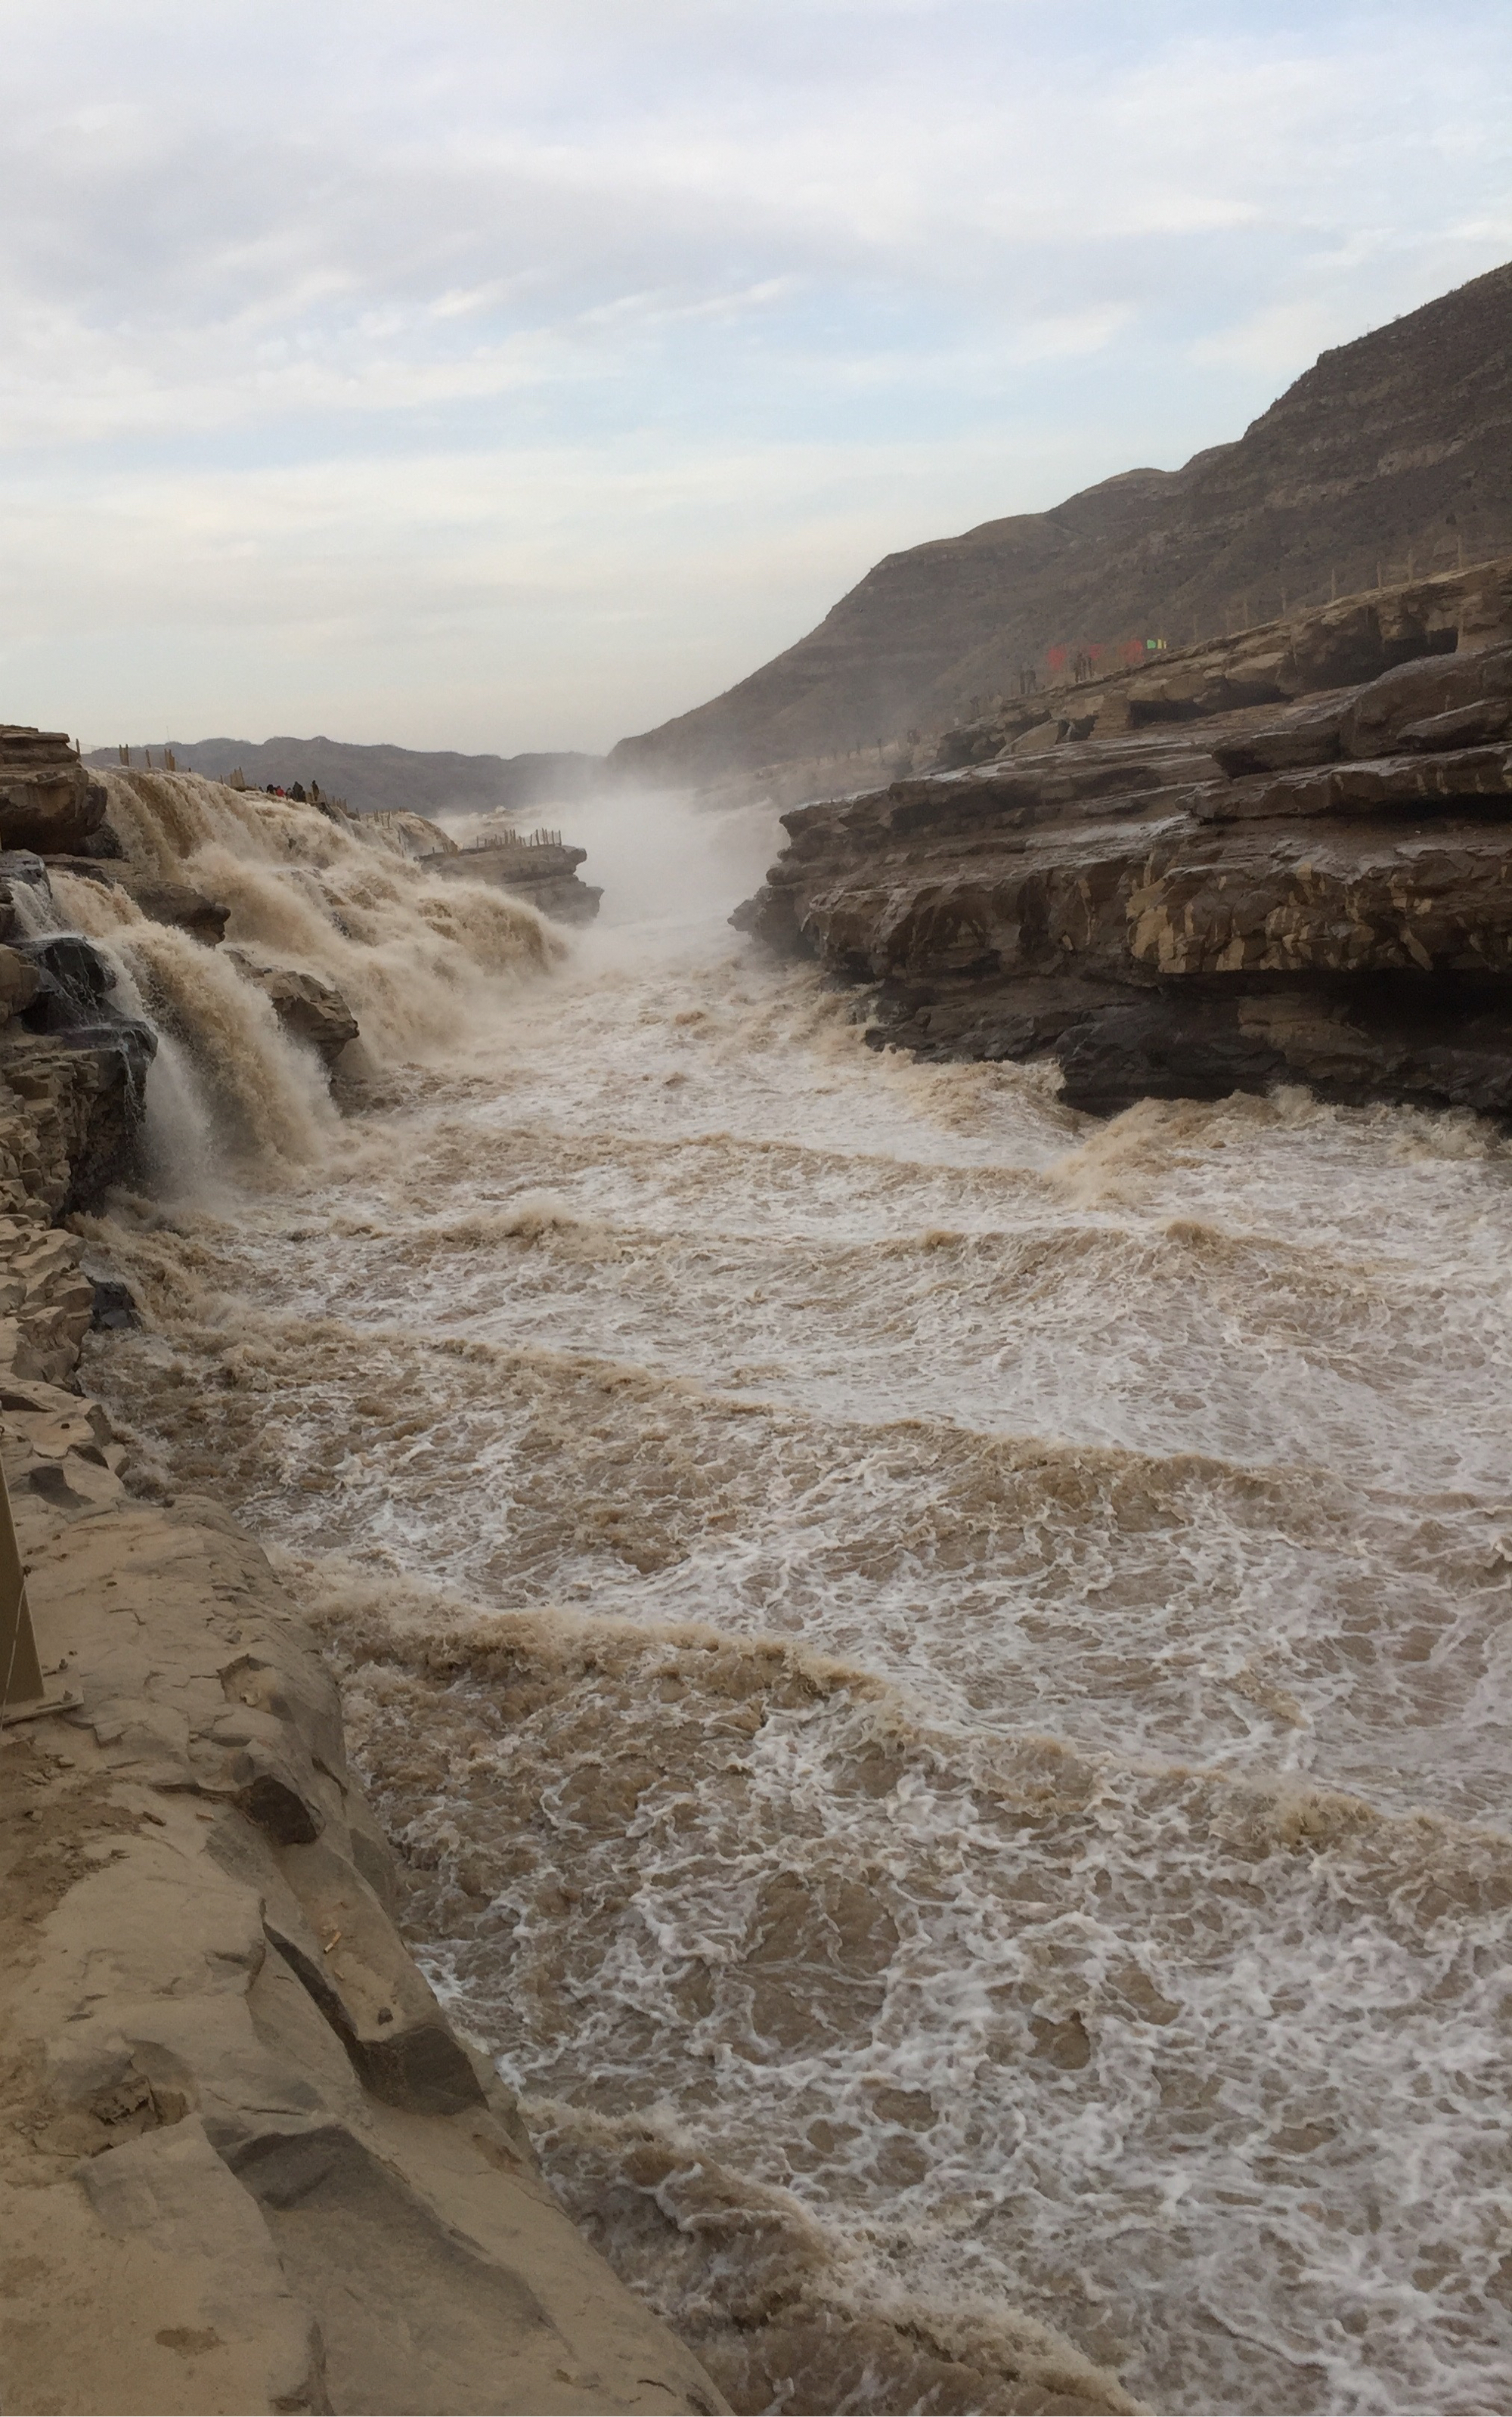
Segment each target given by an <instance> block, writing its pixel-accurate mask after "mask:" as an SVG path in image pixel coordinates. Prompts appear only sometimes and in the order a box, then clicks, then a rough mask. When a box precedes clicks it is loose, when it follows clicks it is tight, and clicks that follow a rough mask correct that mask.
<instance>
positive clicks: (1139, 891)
mask: <svg viewBox="0 0 1512 2417" xmlns="http://www.w3.org/2000/svg"><path fill="white" fill-rule="evenodd" d="M1372 672H1373V673H1374V674H1375V675H1376V676H1374V677H1373V678H1369V677H1365V678H1364V679H1363V681H1362V675H1368V674H1369V673H1372ZM1346 680H1349V681H1351V682H1352V683H1353V684H1351V685H1342V684H1341V683H1342V682H1343V681H1346ZM960 754H964V755H965V757H966V759H967V760H966V761H965V762H964V763H963V764H956V765H952V763H951V759H952V758H954V757H955V756H957V755H960ZM945 758H946V762H945V768H940V769H938V770H936V771H935V772H933V773H931V774H930V775H927V776H925V777H923V778H919V779H911V780H901V781H897V782H894V783H891V784H890V785H889V786H888V787H886V788H884V789H879V790H875V791H872V792H869V793H867V794H863V795H860V796H857V797H853V798H840V799H837V800H834V801H832V802H828V803H824V802H821V803H815V804H811V805H809V806H804V807H799V808H797V809H795V810H794V811H793V812H791V813H787V814H784V815H783V817H782V820H783V823H784V826H785V827H786V828H787V830H788V832H789V834H790V840H789V844H788V847H787V848H786V849H785V851H784V853H783V855H782V857H781V859H779V862H778V863H777V864H776V865H775V866H774V867H773V869H772V871H771V873H770V874H769V875H768V877H767V884H766V886H765V888H764V889H763V890H762V891H761V892H760V893H759V894H758V896H757V898H756V899H754V900H753V901H750V902H748V905H747V906H746V907H744V908H742V909H740V910H739V911H738V914H737V919H736V920H738V921H740V922H741V923H742V924H743V925H744V926H745V927H746V928H748V929H750V930H752V931H754V932H755V933H756V934H758V935H759V936H760V937H762V938H763V939H764V940H765V941H766V942H767V943H768V944H769V945H770V946H772V947H773V948H775V949H777V950H779V951H785V952H792V953H800V954H809V955H812V956H815V957H817V958H818V959H819V960H820V962H821V963H822V964H823V965H825V966H826V967H828V968H829V969H830V970H831V971H832V972H833V973H834V974H835V975H836V976H837V977H839V978H840V979H842V980H847V981H852V982H855V983H857V984H863V985H866V986H867V988H868V996H869V1011H870V1013H871V1016H872V1019H873V1022H872V1034H871V1037H872V1038H873V1039H874V1040H875V1041H877V1042H878V1043H879V1045H880V1044H881V1043H883V1042H885V1041H896V1042H899V1043H901V1044H903V1045H906V1046H908V1047H911V1048H915V1049H917V1050H919V1051H921V1052H922V1053H924V1054H925V1055H928V1056H965V1057H987V1058H1031V1057H1036V1056H1046V1057H1054V1058H1055V1059H1056V1060H1057V1061H1058V1062H1059V1065H1060V1068H1061V1072H1062V1077H1063V1084H1064V1096H1065V1097H1066V1100H1067V1101H1068V1102H1069V1103H1070V1104H1072V1105H1073V1106H1077V1107H1081V1108H1086V1109H1092V1110H1096V1111H1098V1112H1106V1111H1111V1110H1113V1109H1116V1108H1119V1107H1123V1106H1126V1105H1127V1104H1128V1103H1130V1102H1132V1101H1134V1100H1136V1099H1140V1098H1145V1097H1152V1096H1153V1097H1163V1098H1172V1097H1196V1098H1220V1097H1224V1096H1226V1095H1227V1094H1228V1093H1229V1092H1231V1091H1233V1090H1236V1089H1238V1090H1264V1089H1266V1088H1268V1087H1270V1086H1272V1085H1273V1084H1275V1083H1278V1082H1284V1081H1288V1080H1296V1081H1304V1082H1307V1083H1309V1084H1311V1085H1312V1086H1313V1087H1315V1088H1316V1089H1318V1090H1319V1091H1321V1092H1322V1093H1323V1094H1324V1095H1325V1096H1329V1097H1335V1098H1339V1099H1343V1100H1360V1099H1365V1098H1389V1099H1398V1100H1415V1101H1421V1102H1432V1103H1435V1104H1445V1103H1448V1104H1455V1105H1460V1106H1467V1107H1472V1108H1475V1109H1478V1110H1483V1111H1488V1112H1491V1113H1496V1114H1504V1113H1506V1112H1508V1111H1509V1110H1512V558H1508V559H1505V560H1504V561H1502V562H1500V563H1498V564H1494V565H1491V566H1489V567H1486V568H1484V569H1481V570H1475V571H1473V572H1471V573H1457V574H1452V575H1450V576H1447V577H1444V578H1443V579H1440V580H1436V581H1429V582H1424V583H1418V584H1415V585H1412V586H1410V587H1407V588H1403V589H1401V590H1399V591H1396V592H1395V593H1394V594H1392V595H1391V596H1390V597H1385V598H1379V599H1377V598H1367V599H1346V600H1343V601H1342V602H1341V603H1338V604H1335V605H1332V606H1329V607H1327V608H1324V609H1323V610H1322V611H1320V612H1319V613H1316V614H1314V615H1310V616H1298V617H1297V618H1296V619H1295V620H1294V621H1292V622H1289V623H1284V624H1277V625H1275V626H1274V627H1273V628H1272V629H1271V630H1269V631H1250V632H1247V633H1245V634H1244V636H1242V637H1241V638H1239V639H1236V640H1232V641H1228V642H1224V643H1222V644H1219V645H1217V646H1210V647H1207V648H1194V649H1192V650H1190V651H1189V652H1188V653H1186V654H1181V653H1175V654H1172V655H1171V656H1170V657H1169V658H1167V659H1165V660H1164V661H1162V663H1161V665H1160V666H1159V668H1158V669H1157V670H1149V671H1143V672H1141V673H1139V674H1136V675H1131V676H1127V677H1125V678H1122V679H1113V680H1109V681H1106V682H1103V683H1100V684H1096V685H1092V686H1089V687H1083V688H1080V689H1074V690H1071V691H1067V692H1061V693H1059V694H1052V695H1050V696H1047V697H1044V698H1040V699H1035V700H1029V699H1025V700H1022V701H1021V703H1020V704H1019V705H1018V706H1017V707H1013V708H1009V709H1007V710H1005V713H1004V714H1003V715H1001V716H1000V717H998V719H997V720H996V722H988V723H984V724H981V725H978V726H976V727H975V728H973V729H969V730H966V731H963V732H960V733H955V734H952V735H951V737H949V739H948V740H947V741H946V744H945Z"/></svg>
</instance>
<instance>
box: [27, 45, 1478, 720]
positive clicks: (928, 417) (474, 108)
mask: <svg viewBox="0 0 1512 2417" xmlns="http://www.w3.org/2000/svg"><path fill="white" fill-rule="evenodd" d="M0 23H3V30H4V34H5V41H4V45H3V48H0V80H3V83H4V85H5V87H6V90H5V103H6V107H5V125H6V129H7V140H6V158H5V166H4V172H3V173H4V177H5V193H6V207H5V243H4V250H3V254H0V264H3V265H0V274H3V278H4V288H5V291H4V302H5V335H6V341H5V342H4V344H3V346H0V479H3V482H4V486H3V494H0V509H3V511H4V530H5V549H6V562H5V577H4V579H3V581H0V651H3V658H4V672H5V690H4V698H3V705H0V718H3V719H5V720H9V721H19V722H42V723H44V724H47V725H51V726H54V727H62V728H67V729H68V730H69V731H71V732H73V733H75V734H76V735H82V736H83V738H84V740H85V743H86V744H90V745H93V744H97V743H100V742H109V741H112V740H113V739H115V738H117V737H131V738H143V737H156V736H161V735H165V734H172V735H174V736H177V737H185V738H194V737H207V736H211V735H214V734H218V733H221V732H224V733H227V734H230V735H234V736H236V737H251V738H260V737H265V736H267V735H269V734H270V733H273V732H279V731H294V732H297V733H299V734H301V735H310V734H311V733H313V732H316V731H321V732H325V733H326V734H328V735H329V736H331V737H343V738H358V739H380V738H383V739H394V740H398V741H400V742H401V743H402V744H405V745H410V746H457V747H463V748H469V749H472V748H477V749H498V750H500V751H502V752H506V753H509V752H516V751H518V750H520V749H522V748H537V747H561V746H584V747H599V746H603V745H606V744H608V743H610V742H611V741H612V740H613V739H614V738H615V737H619V736H620V735H622V734H623V733H624V732H626V731H627V730H635V729H641V728H644V727H646V726H647V725H649V724H651V723H654V722H658V721H659V720H661V719H662V718H664V717H665V716H666V715H668V714H671V713H674V712H678V711H681V710H683V709H684V708H685V707H688V706H691V705H695V704H698V703H700V702H701V701H702V700H703V698H705V697H706V696H709V695H711V694H713V693H714V692H717V691H718V690H719V689H721V688H724V687H727V686H728V685H729V684H730V683H731V682H732V681H733V680H734V679H737V678H739V677H741V676H743V674H745V673H746V672H748V671H749V670H752V669H753V668H754V667H755V666H756V664H758V663H759V662H761V661H764V660H765V659H766V658H767V657H768V656H770V655H772V654H774V653H776V652H777V651H778V650H779V648H780V647H782V646H786V645H788V644H790V643H791V642H792V641H793V640H794V639H795V638H797V637H799V636H801V635H802V633H803V632H804V631H805V630H807V629H809V628H810V627H811V626H812V624H813V623H814V622H815V621H816V620H818V619H819V618H820V617H821V616H823V614H824V612H825V611H826V610H827V608H828V606H829V605H830V604H831V603H832V602H833V601H834V600H835V599H836V598H837V597H838V596H839V594H841V593H842V592H843V590H844V589H845V588H847V587H848V586H850V585H853V584H854V581H855V580H856V579H857V578H859V577H860V575H861V574H862V572H863V571H865V570H866V569H867V568H868V567H869V564H871V563H872V562H874V561H875V560H876V559H877V558H878V557H879V556H880V555H883V554H885V553H887V552H889V551H891V550H893V549H895V548H897V547H900V546H906V545H910V544H914V543H916V542H917V541H918V540H920V539H923V538H929V537H937V536H944V535H946V534H948V533H949V532H951V531H953V530H956V529H960V528H963V527H969V526H971V525H972V524H975V523H976V522H979V521H983V520H989V519H995V518H997V517H998V516H1000V515H1001V514H1003V513H1006V512H1011V511H1017V510H1021V509H1035V508H1036V507H1040V506H1043V505H1047V504H1050V503H1053V502H1055V501H1057V500H1058V499H1059V498H1060V497H1061V496H1063V495H1065V494H1068V493H1070V492H1072V491H1073V490H1074V489H1076V488H1078V487H1081V486H1085V485H1088V484H1090V483H1091V482H1092V481H1093V480H1095V479H1100V478H1104V477H1107V476H1108V475H1109V474H1110V473H1111V472H1113V471H1115V470H1122V469H1126V468H1128V467H1130V466H1132V465H1133V464H1139V463H1154V464H1159V465H1161V466H1162V467H1167V468H1171V467H1174V466H1175V465H1176V464H1179V463H1181V462H1182V461H1184V460H1185V459H1186V458H1187V456H1188V455H1189V454H1190V453H1192V452H1194V451H1196V450H1197V449H1198V448H1200V447H1202V446H1204V445H1210V444H1214V443H1217V442H1220V441H1222V440H1223V439H1225V438H1227V437H1231V436H1235V435H1237V434H1238V433H1240V432H1241V431H1242V429H1243V428H1244V426H1245V425H1246V423H1247V421H1248V420H1250V419H1251V418H1254V417H1255V415H1256V414H1257V413H1258V412H1259V411H1261V410H1263V408H1264V407H1265V405H1266V404H1267V403H1269V402H1270V401H1271V400H1272V399H1273V397H1274V396H1275V394H1276V393H1277V392H1278V391H1279V389H1280V388H1282V387H1283V386H1285V385H1286V384H1287V383H1288V382H1289V381H1290V380H1291V379H1292V378H1293V377H1294V376H1295V375H1296V374H1297V373H1298V372H1300V371H1301V370H1303V369H1304V368H1306V367H1307V365H1308V362H1309V361H1311V360H1312V359H1313V357H1315V356H1316V354H1317V353H1318V352H1319V350H1320V349H1321V348H1322V347H1323V346H1324V345H1327V344H1335V343H1340V342H1347V341H1348V340H1349V339H1350V338H1352V337H1353V336H1356V335H1360V334H1362V333H1364V331H1365V330H1366V329H1367V328H1369V327H1376V326H1379V325H1380V324H1381V323H1382V322H1383V321H1384V320H1386V319H1389V318H1392V317H1394V316H1395V315H1397V314H1398V313H1399V312H1403V311H1408V310H1412V309H1414V308H1415V307H1416V305H1417V304H1419V303H1421V302H1424V301H1427V300H1428V299H1429V297H1430V296H1433V295H1435V294H1438V293H1441V292H1443V291H1444V290H1445V289H1446V288H1447V287H1449V286H1452V285H1455V284H1458V283H1460V282H1461V281H1463V280H1464V279H1466V278H1468V277H1473V276H1475V275H1477V274H1478V273H1479V272H1480V271H1481V270H1483V269H1486V268H1489V267H1493V266H1496V265H1497V264H1499V263H1500V262H1502V261H1503V260H1504V259H1506V258H1508V257H1512V170H1509V165H1508V161H1509V146H1508V143H1507V124H1508V99H1509V93H1512V73H1509V70H1512V9H1509V8H1507V6H1506V0H1456V5H1455V6H1454V8H1453V9H1452V10H1451V9H1449V8H1446V7H1445V8H1442V9H1441V8H1432V7H1427V6H1424V5H1422V0H1400V5H1397V0H1393V4H1392V5H1380V0H1376V5H1368V6H1363V7H1358V8H1352V7H1335V6H1332V5H1329V0H1309V5H1308V6H1305V7H1295V8H1293V7H1290V6H1287V5H1285V0H1268V5H1267V6H1266V7H1265V8H1263V9H1262V8H1257V7H1255V6H1254V5H1253V0H1246V5H1240V6H1231V7H1225V6H1223V5H1221V0H1206V5H1204V6H1202V8H1195V7H1187V6H1181V5H1176V6H1171V5H1166V6H1157V5H1154V0H1152V5H1151V6H1149V7H1147V8H1134V7H1124V6H1120V7H1100V6H1097V5H1096V0H1092V5H1086V0H1083V5H1081V6H1078V7H1076V8H1069V7H1066V6H1065V5H1063V0H1040V5H1036V6H1033V7H1028V6H1021V5H1019V0H300V5H298V6H289V5H285V0H192V5H177V0H164V5H154V0H47V5H46V6H45V7H38V6H37V5H36V0H25V5H23V6H19V5H17V0H0Z"/></svg>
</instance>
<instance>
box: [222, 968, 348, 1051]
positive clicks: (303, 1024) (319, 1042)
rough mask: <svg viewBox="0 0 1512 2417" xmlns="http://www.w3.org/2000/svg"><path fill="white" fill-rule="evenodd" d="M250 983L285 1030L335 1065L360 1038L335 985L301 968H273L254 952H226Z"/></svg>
mask: <svg viewBox="0 0 1512 2417" xmlns="http://www.w3.org/2000/svg"><path fill="white" fill-rule="evenodd" d="M226 954H227V956H228V957H230V958H232V959H233V960H234V963H235V964H236V965H239V966H240V967H241V970H242V972H243V973H244V974H245V975H246V976H247V978H248V980H249V981H252V982H255V983H256V985H257V987H258V989H259V990H260V991H261V992H262V993H263V995H264V996H265V998H269V999H271V1000H272V1002H273V1011H274V1013H275V1014H276V1015H277V1017H278V1019H279V1022H280V1024H281V1025H282V1026H283V1028H284V1030H285V1031H286V1032H288V1033H290V1034H292V1035H293V1037H294V1039H295V1041H304V1042H306V1044H307V1045H308V1046H309V1047H310V1048H311V1049H313V1050H314V1051H315V1052H316V1053H317V1055H318V1056H321V1057H323V1058H324V1059H325V1062H326V1064H327V1065H328V1066H329V1065H334V1064H335V1062H336V1060H337V1058H338V1057H340V1054H341V1052H342V1050H343V1049H344V1048H345V1047H346V1044H347V1042H348V1041H355V1039H356V1037H357V1019H356V1017H355V1015H354V1014H353V1012H352V1010H351V1009H350V1008H349V1007H348V1005H347V1003H346V1001H345V999H344V998H343V997H342V996H341V994H340V991H339V990H338V989H337V988H336V987H335V985H334V983H332V982H328V981H323V980H321V978H320V976H319V974H312V973H310V972H309V971H308V970H307V969H306V968H305V967H303V966H300V965H275V964H273V963H272V962H271V961H270V960H269V959H267V958H266V957H263V956H260V955H259V954H258V952H257V951H256V950H254V949H244V948H238V947H229V948H228V949H227V950H226Z"/></svg>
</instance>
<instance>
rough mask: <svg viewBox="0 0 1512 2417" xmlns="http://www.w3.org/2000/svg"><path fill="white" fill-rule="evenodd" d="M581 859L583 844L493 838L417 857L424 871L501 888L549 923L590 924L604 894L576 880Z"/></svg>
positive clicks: (584, 851)
mask: <svg viewBox="0 0 1512 2417" xmlns="http://www.w3.org/2000/svg"><path fill="white" fill-rule="evenodd" d="M587 858H588V851H587V849H586V848H585V847H570V846H564V845H562V844H561V843H560V842H555V843H547V844H541V843H537V842H534V841H527V840H513V841H508V840H494V841H485V842H483V843H482V844H480V845H475V846H472V847H462V848H452V849H450V850H449V851H448V852H447V853H446V854H445V855H439V854H438V855H434V856H427V857H425V858H423V859H421V860H422V862H423V863H424V865H425V869H426V871H427V872H428V873H439V874H445V875H446V877H447V878H448V879H451V880H455V881H486V882H489V883H490V884H491V886H492V887H493V888H494V889H507V890H509V891H511V892H512V894H513V895H514V896H515V897H517V898H523V899H524V900H525V901H526V902H527V904H530V905H532V906H534V907H536V908H537V911H538V912H539V913H540V914H542V915H546V916H549V917H550V918H551V920H552V922H555V923H591V922H592V920H593V919H594V917H595V916H596V915H597V912H598V901H599V900H600V898H602V896H603V894H604V893H603V891H602V890H601V889H595V888H594V886H593V884H592V883H591V882H587V881H580V880H579V878H578V867H579V865H580V864H585V863H586V862H587Z"/></svg>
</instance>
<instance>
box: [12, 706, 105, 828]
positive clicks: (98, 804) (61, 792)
mask: <svg viewBox="0 0 1512 2417" xmlns="http://www.w3.org/2000/svg"><path fill="white" fill-rule="evenodd" d="M104 819H105V792H104V790H103V789H102V788H101V787H100V784H99V783H98V781H92V780H91V779H90V777H89V774H88V773H87V771H86V770H85V769H84V767H83V764H82V763H81V762H80V760H79V756H78V753H77V752H76V750H75V748H74V747H73V745H72V743H71V741H70V740H69V739H68V738H67V737H65V736H64V734H63V733H62V732H61V731H58V730H25V729H22V728H19V727H14V726H11V725H8V724H7V725H4V726H0V848H39V849H43V850H63V851H65V852H72V851H74V850H79V851H81V852H84V851H87V849H88V845H89V842H90V840H91V838H92V837H93V836H94V834H95V833H96V832H97V831H98V828H99V827H100V825H101V824H102V823H103V821H104Z"/></svg>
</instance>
